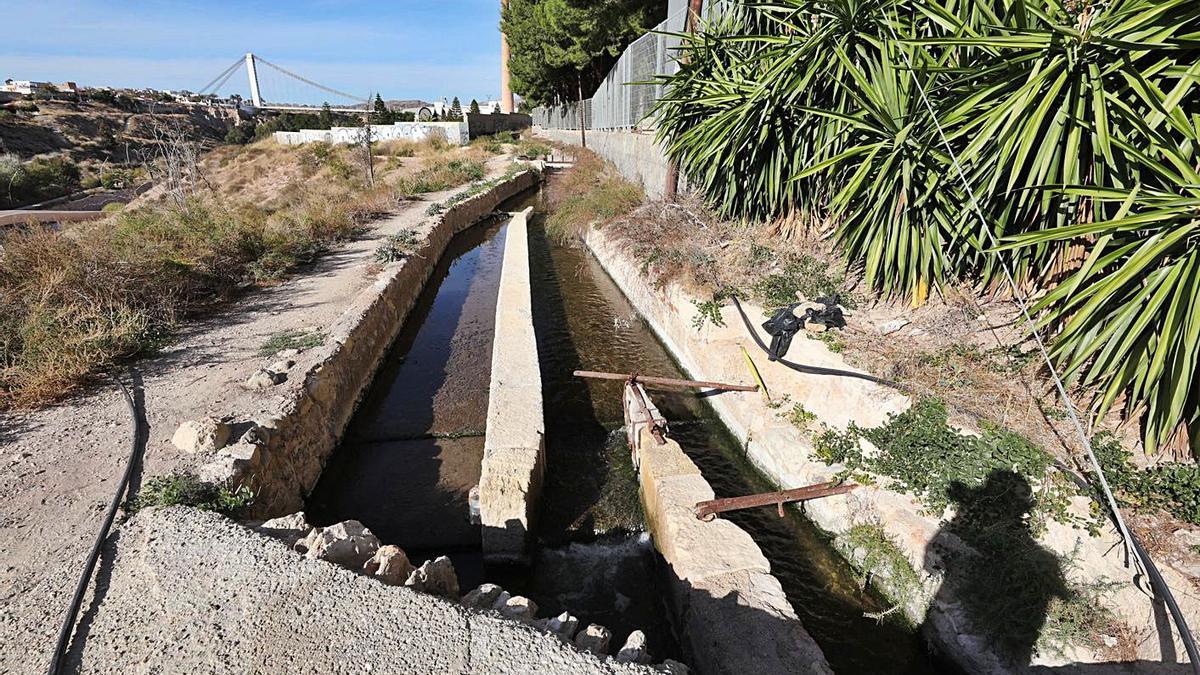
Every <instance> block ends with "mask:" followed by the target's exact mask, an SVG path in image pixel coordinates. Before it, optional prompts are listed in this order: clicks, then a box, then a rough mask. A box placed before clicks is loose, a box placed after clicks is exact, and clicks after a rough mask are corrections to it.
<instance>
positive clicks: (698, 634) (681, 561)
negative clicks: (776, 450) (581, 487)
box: [626, 390, 832, 674]
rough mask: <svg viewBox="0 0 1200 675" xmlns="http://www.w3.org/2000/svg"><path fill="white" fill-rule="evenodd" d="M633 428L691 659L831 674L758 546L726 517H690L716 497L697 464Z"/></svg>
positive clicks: (715, 668) (647, 504)
mask: <svg viewBox="0 0 1200 675" xmlns="http://www.w3.org/2000/svg"><path fill="white" fill-rule="evenodd" d="M626 391H627V392H628V390H626ZM627 395H628V394H627ZM643 396H645V394H644V393H643ZM645 398H646V400H647V402H649V397H648V396H645ZM630 403H631V402H630V401H627V402H626V404H627V406H628V405H629V404H630ZM633 404H634V405H637V404H636V403H633ZM636 428H637V434H638V437H637V443H636V447H637V448H638V450H637V466H638V480H639V483H640V486H641V489H640V493H641V498H642V508H643V510H644V511H645V514H646V523H647V525H648V526H649V529H650V534H651V536H652V538H653V540H654V547H655V548H656V549H658V552H659V553H660V554H661V555H662V557H663V559H664V560H666V562H667V566H668V570H669V575H670V579H671V581H672V583H671V588H670V593H671V602H672V605H673V609H674V614H675V617H676V619H677V624H676V625H677V626H678V627H679V633H680V635H681V636H682V639H683V642H684V645H683V646H684V648H685V649H686V651H687V654H688V656H689V660H690V662H691V663H692V664H694V665H695V666H696V669H697V670H698V671H699V672H701V673H812V674H816V673H831V672H832V671H831V670H830V669H829V664H828V663H827V662H826V660H825V655H824V654H823V653H822V652H821V648H820V647H819V646H817V643H816V642H815V641H813V639H812V637H811V636H810V635H809V634H808V632H807V631H805V629H804V625H803V624H802V623H801V621H800V618H799V617H798V616H796V611H795V610H794V609H793V608H792V605H791V603H789V602H788V599H787V595H786V594H785V593H784V591H783V587H782V586H781V585H780V584H779V580H778V579H776V578H775V577H774V576H773V575H772V574H771V564H770V563H769V562H768V561H767V559H766V556H764V555H763V553H762V550H761V549H759V547H758V544H756V543H754V540H753V539H751V538H750V535H749V534H747V533H746V531H745V530H743V529H742V528H741V527H739V526H737V525H735V524H734V523H732V522H730V521H728V520H724V519H721V518H716V519H714V520H711V521H708V522H704V521H702V520H699V519H697V518H696V516H695V514H694V512H693V508H694V506H695V504H696V503H697V502H701V501H707V500H709V499H713V498H714V494H713V490H712V487H711V486H710V485H709V484H708V481H706V480H705V479H704V477H703V476H701V474H700V468H699V467H697V466H696V464H695V462H693V461H692V460H691V459H690V458H689V457H688V456H687V455H686V454H685V453H684V452H683V448H681V447H679V444H678V443H676V442H675V441H674V440H671V439H670V438H669V437H668V438H665V439H664V440H665V441H666V442H665V443H663V444H661V445H660V444H659V443H658V441H657V439H655V438H654V436H653V434H652V433H651V429H650V426H649V425H648V424H641V425H638V426H637V427H636Z"/></svg>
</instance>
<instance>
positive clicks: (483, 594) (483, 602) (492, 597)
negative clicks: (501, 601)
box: [461, 584, 504, 609]
mask: <svg viewBox="0 0 1200 675" xmlns="http://www.w3.org/2000/svg"><path fill="white" fill-rule="evenodd" d="M503 592H504V589H503V588H500V587H499V586H497V585H496V584H480V585H479V586H476V587H475V590H473V591H471V592H470V593H467V594H466V595H464V596H463V597H462V601H461V602H462V605H463V606H464V607H470V608H471V609H491V608H492V605H493V604H495V603H496V598H498V597H500V594H501V593H503Z"/></svg>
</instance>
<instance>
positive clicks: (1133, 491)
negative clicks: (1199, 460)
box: [1092, 432, 1200, 525]
mask: <svg viewBox="0 0 1200 675" xmlns="http://www.w3.org/2000/svg"><path fill="white" fill-rule="evenodd" d="M1092 450H1093V452H1095V453H1096V459H1097V460H1099V461H1100V466H1101V467H1102V468H1103V469H1104V476H1105V478H1106V479H1108V484H1109V487H1111V488H1112V490H1113V493H1114V494H1115V495H1116V497H1117V500H1118V501H1119V503H1121V504H1123V505H1129V506H1135V507H1148V508H1161V509H1163V510H1165V511H1167V512H1169V513H1170V514H1172V515H1173V516H1175V517H1176V518H1179V519H1181V520H1185V521H1187V522H1189V523H1192V524H1193V525H1200V466H1198V465H1196V464H1182V463H1177V462H1164V463H1161V464H1157V465H1155V466H1151V467H1149V468H1145V469H1139V468H1137V467H1136V466H1134V465H1133V463H1132V462H1131V461H1130V458H1131V457H1132V453H1130V452H1129V451H1128V450H1126V449H1125V448H1124V447H1122V445H1121V442H1120V441H1118V440H1117V438H1116V437H1115V436H1113V435H1112V434H1109V433H1107V432H1105V433H1101V434H1098V435H1097V436H1096V438H1094V439H1092ZM1097 501H1100V503H1102V504H1103V503H1104V501H1103V500H1102V499H1100V496H1099V495H1098V494H1097Z"/></svg>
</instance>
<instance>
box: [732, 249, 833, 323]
mask: <svg viewBox="0 0 1200 675" xmlns="http://www.w3.org/2000/svg"><path fill="white" fill-rule="evenodd" d="M751 257H752V258H753V257H754V250H753V249H751ZM845 285H846V277H845V275H844V274H838V273H835V272H831V271H830V268H829V263H827V262H825V261H824V260H821V259H820V258H816V257H814V256H811V255H808V254H801V255H800V256H798V257H796V258H795V259H794V260H789V261H788V262H787V263H786V264H785V265H784V267H783V270H782V271H779V272H774V273H772V274H768V275H767V276H765V277H763V278H762V279H760V280H759V281H758V283H756V284H754V288H753V290H754V292H755V293H756V294H757V295H758V296H759V297H760V298H761V299H762V301H763V304H764V305H766V306H767V307H769V308H772V309H775V308H779V307H786V306H787V305H791V304H793V303H796V302H798V301H799V300H798V296H799V295H802V296H804V298H805V299H807V300H809V301H815V300H816V299H817V298H819V297H822V296H824V297H832V296H837V297H838V299H839V300H840V301H841V304H842V305H844V306H846V307H853V306H854V302H853V300H852V298H850V294H849V293H847V292H846V290H845Z"/></svg>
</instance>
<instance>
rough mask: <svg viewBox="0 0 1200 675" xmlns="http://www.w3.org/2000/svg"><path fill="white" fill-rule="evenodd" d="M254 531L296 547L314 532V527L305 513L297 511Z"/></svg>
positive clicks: (266, 522)
mask: <svg viewBox="0 0 1200 675" xmlns="http://www.w3.org/2000/svg"><path fill="white" fill-rule="evenodd" d="M254 531H255V532H258V533H259V534H265V535H266V536H268V537H273V538H275V539H280V540H282V541H283V542H284V543H286V544H287V545H288V546H295V545H296V542H298V541H300V540H301V539H303V538H305V537H307V536H308V533H309V532H312V525H309V524H308V519H307V518H305V517H304V512H303V511H297V512H295V513H293V514H290V515H286V516H280V517H278V518H272V519H270V520H268V521H265V522H263V523H262V524H261V525H259V526H258V527H256V528H254Z"/></svg>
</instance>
